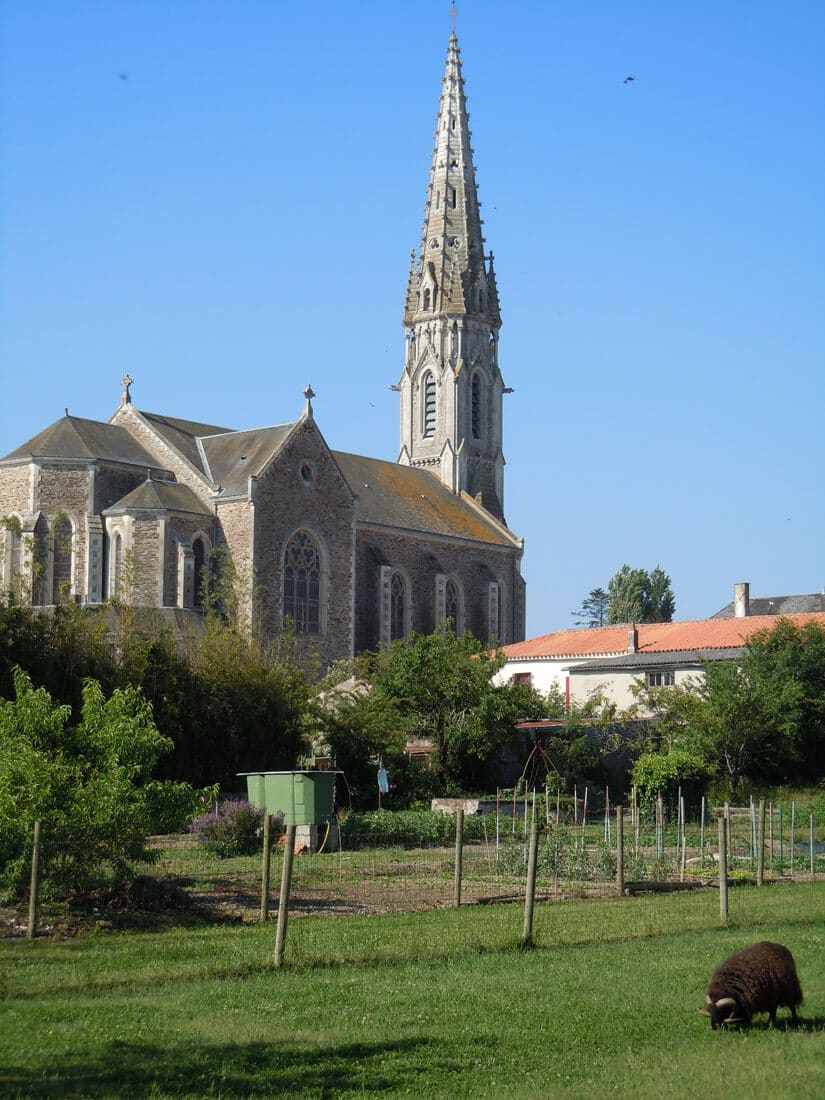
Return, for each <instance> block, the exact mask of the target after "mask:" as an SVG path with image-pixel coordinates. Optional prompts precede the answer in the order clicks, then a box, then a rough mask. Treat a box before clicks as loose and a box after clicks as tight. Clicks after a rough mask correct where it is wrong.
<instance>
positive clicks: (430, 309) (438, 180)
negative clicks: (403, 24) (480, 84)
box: [397, 32, 505, 522]
mask: <svg viewBox="0 0 825 1100" xmlns="http://www.w3.org/2000/svg"><path fill="white" fill-rule="evenodd" d="M481 226H482V220H481V214H480V212H479V201H478V193H477V188H476V179H475V168H474V166H473V150H472V148H471V145H470V127H469V115H468V114H467V102H466V97H465V94H464V78H463V76H462V73H461V54H460V52H459V47H458V39H457V37H456V35H455V32H453V34H451V35H450V43H449V46H448V48H447V61H446V65H445V69H444V79H443V82H442V85H441V99H440V102H439V108H438V123H437V128H436V132H435V148H434V149H433V159H432V166H431V168H430V182H429V187H428V189H427V202H426V204H425V215H424V231H423V235H422V238H421V245H420V248H419V252H418V255H417V256H416V253H415V251H413V252H412V254H411V257H410V273H409V279H408V283H407V296H406V302H405V306H404V332H405V354H404V370H403V372H402V374H401V379H400V381H399V383H398V387H397V388H398V390H399V391H400V394H401V448H400V452H399V456H398V461H399V462H400V463H402V464H404V465H407V466H418V467H424V468H427V469H430V470H431V471H432V472H433V473H435V474H437V476H438V477H440V479H441V480H442V481H443V482H444V484H445V485H447V486H448V487H449V488H450V489H452V491H453V492H455V493H460V492H467V493H469V494H470V496H472V497H473V498H474V499H475V500H476V501H477V502H478V503H479V504H481V505H483V507H484V508H486V509H487V511H488V512H490V514H491V515H493V516H495V517H496V519H498V520H500V521H502V522H503V521H504V455H503V452H502V446H501V441H502V394H503V393H504V392H505V388H504V382H503V380H502V377H501V372H500V370H499V366H498V334H499V329H500V328H501V314H500V312H499V301H498V290H497V288H496V277H495V271H494V269H493V254H492V253H490V254H489V255H485V253H484V237H483V236H482V233H481Z"/></svg>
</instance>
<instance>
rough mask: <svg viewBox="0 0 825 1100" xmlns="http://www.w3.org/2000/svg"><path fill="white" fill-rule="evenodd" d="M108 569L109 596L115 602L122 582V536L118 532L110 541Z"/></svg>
mask: <svg viewBox="0 0 825 1100" xmlns="http://www.w3.org/2000/svg"><path fill="white" fill-rule="evenodd" d="M110 563H111V564H110V569H109V596H110V597H111V598H112V599H114V600H116V599H117V598H118V596H119V595H120V585H121V581H122V580H123V536H122V535H121V533H120V531H118V533H117V534H116V535H115V537H114V538H113V539H112V551H111V556H110Z"/></svg>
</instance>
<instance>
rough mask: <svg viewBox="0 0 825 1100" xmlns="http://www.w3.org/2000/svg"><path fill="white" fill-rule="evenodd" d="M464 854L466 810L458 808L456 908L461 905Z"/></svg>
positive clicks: (456, 817)
mask: <svg viewBox="0 0 825 1100" xmlns="http://www.w3.org/2000/svg"><path fill="white" fill-rule="evenodd" d="M463 856H464V811H463V810H462V809H458V810H456V814H455V893H454V902H455V907H456V909H457V908H458V907H459V906H460V905H461V870H462V868H461V864H462V859H463Z"/></svg>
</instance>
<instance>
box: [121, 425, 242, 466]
mask: <svg viewBox="0 0 825 1100" xmlns="http://www.w3.org/2000/svg"><path fill="white" fill-rule="evenodd" d="M140 415H141V416H142V417H143V419H144V420H146V421H147V422H148V423H149V424H150V425H151V426H152V427H153V428H154V430H155V431H156V432H157V433H158V435H160V436H161V437H162V438H163V439H165V440H166V442H167V443H168V444H169V445H170V446H171V447H174V449H175V450H176V451H179V452H180V454H182V455H183V456H184V458H187V459H188V460H189V461H190V462H191V463H192V465H193V466H194V467H195V468H196V469H197V470H200V472H201V473H202V474H203V475H204V477H209V472H208V470H207V469H206V468H205V466H204V462H203V455H202V453H201V449H200V447H199V446H198V440H199V439H203V438H205V437H207V436H210V435H221V434H223V433H226V432H231V430H232V429H231V428H218V427H216V426H215V425H214V424H199V423H198V422H197V421H195V420H178V419H177V418H176V417H173V416H161V414H160V413H148V412H143V411H141V413H140Z"/></svg>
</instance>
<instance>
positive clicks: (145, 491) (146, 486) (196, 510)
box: [103, 478, 212, 516]
mask: <svg viewBox="0 0 825 1100" xmlns="http://www.w3.org/2000/svg"><path fill="white" fill-rule="evenodd" d="M124 512H128V513H129V514H130V515H133V514H134V513H135V512H176V513H180V512H188V513H191V514H193V515H198V516H211V515H212V512H211V510H210V509H209V508H207V507H206V505H205V504H203V503H202V502H201V501H200V500H199V499H198V497H197V496H196V495H195V493H193V492H192V490H191V489H190V488H189V486H188V485H181V484H180V482H177V481H152V480H151V479H149V478H147V480H146V481H144V482H143V484H142V485H138V487H137V488H136V489H133V490H132V491H131V493H127V494H126V496H125V497H122V498H121V499H120V500H119V501H118V502H117V503H116V504H113V505H112V506H111V508H105V509H104V510H103V514H104V515H105V516H112V515H120V514H122V513H124Z"/></svg>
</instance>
